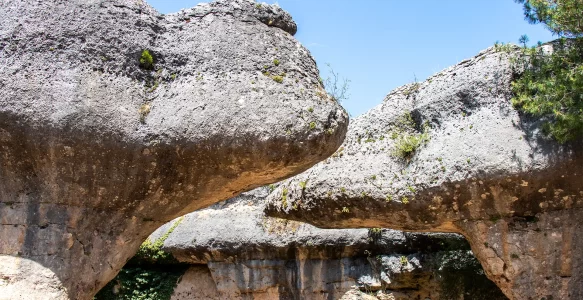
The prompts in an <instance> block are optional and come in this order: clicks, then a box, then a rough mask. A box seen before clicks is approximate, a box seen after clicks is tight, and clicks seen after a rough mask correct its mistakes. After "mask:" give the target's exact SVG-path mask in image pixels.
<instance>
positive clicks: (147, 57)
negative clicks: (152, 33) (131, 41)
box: [140, 49, 154, 70]
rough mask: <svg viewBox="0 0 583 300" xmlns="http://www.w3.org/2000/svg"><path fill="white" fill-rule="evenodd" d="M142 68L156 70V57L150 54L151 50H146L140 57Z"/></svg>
mask: <svg viewBox="0 0 583 300" xmlns="http://www.w3.org/2000/svg"><path fill="white" fill-rule="evenodd" d="M140 67H142V68H144V69H146V70H153V69H154V56H153V55H152V53H150V50H148V49H144V50H143V51H142V55H141V56H140Z"/></svg>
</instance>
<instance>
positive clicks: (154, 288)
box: [94, 266, 187, 300]
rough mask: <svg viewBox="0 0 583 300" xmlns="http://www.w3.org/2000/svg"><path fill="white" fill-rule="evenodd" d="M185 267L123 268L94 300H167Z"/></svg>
mask: <svg viewBox="0 0 583 300" xmlns="http://www.w3.org/2000/svg"><path fill="white" fill-rule="evenodd" d="M186 268H187V267H186V266H176V267H170V268H169V267H167V266H166V267H164V268H163V269H158V268H144V267H134V268H127V267H126V268H123V269H121V271H120V272H119V274H118V275H117V277H116V278H114V279H113V280H112V281H111V282H109V283H108V284H107V285H106V286H105V287H104V288H103V289H101V291H99V293H97V295H95V297H94V300H167V299H170V297H171V296H172V293H173V292H174V289H175V288H176V284H177V282H178V279H179V278H180V276H182V274H184V272H185V271H186Z"/></svg>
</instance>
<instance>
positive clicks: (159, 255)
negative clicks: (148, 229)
mask: <svg viewBox="0 0 583 300" xmlns="http://www.w3.org/2000/svg"><path fill="white" fill-rule="evenodd" d="M182 220H184V216H183V217H180V219H178V220H176V222H174V224H172V226H171V227H170V229H168V231H166V233H164V235H162V236H161V237H160V238H158V239H157V240H156V241H154V242H152V241H151V240H150V239H149V238H148V239H146V241H144V242H143V243H142V245H140V248H139V249H138V252H137V253H136V255H135V256H134V257H133V258H132V262H134V263H138V264H143V263H151V264H171V263H176V262H177V261H176V259H175V258H174V256H172V254H170V253H168V252H166V251H164V250H162V246H164V241H166V239H168V237H169V236H170V234H171V233H172V232H173V231H174V229H176V227H177V226H178V225H180V223H181V222H182Z"/></svg>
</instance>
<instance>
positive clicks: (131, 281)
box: [94, 217, 188, 300]
mask: <svg viewBox="0 0 583 300" xmlns="http://www.w3.org/2000/svg"><path fill="white" fill-rule="evenodd" d="M183 219H184V217H181V218H180V219H178V220H176V222H174V224H172V226H171V227H170V229H168V231H166V233H164V235H162V236H161V237H160V238H158V239H157V240H156V241H154V242H152V241H150V240H149V239H147V240H146V241H145V242H144V243H142V245H141V246H140V248H139V250H138V252H137V253H136V255H135V256H134V257H133V258H132V259H131V260H130V261H129V262H128V264H127V265H126V266H125V267H124V268H123V269H121V271H120V272H119V274H118V275H117V277H115V278H114V279H113V280H112V281H111V282H109V283H108V284H107V285H106V286H105V287H104V288H103V289H101V291H99V293H97V295H96V296H95V298H94V299H95V300H114V299H115V300H118V299H121V300H167V299H170V296H172V293H173V292H174V288H175V287H176V283H177V281H178V278H180V276H182V274H184V272H185V271H186V269H187V268H188V266H185V265H180V264H179V263H178V261H177V260H176V259H175V258H174V257H173V256H172V254H170V253H168V252H165V251H164V250H162V246H163V245H164V241H165V240H166V239H167V238H168V236H170V234H171V233H172V232H173V231H174V229H176V227H177V226H178V225H179V224H180V223H181V222H182V220H183Z"/></svg>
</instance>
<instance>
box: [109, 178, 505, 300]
mask: <svg viewBox="0 0 583 300" xmlns="http://www.w3.org/2000/svg"><path fill="white" fill-rule="evenodd" d="M268 191H269V188H267V187H265V188H259V189H255V190H253V191H251V192H247V193H243V194H242V195H241V196H239V197H236V198H234V199H230V200H227V201H225V202H221V203H219V204H215V205H213V206H211V207H210V208H207V209H204V210H200V211H197V212H193V213H190V214H188V215H186V216H184V218H180V219H178V220H177V221H173V222H170V223H168V224H166V225H164V226H162V227H161V228H160V229H158V230H156V232H154V233H153V234H152V235H151V236H150V237H149V239H150V240H151V241H156V240H158V239H159V238H162V237H164V236H167V239H166V240H164V246H163V249H164V250H166V251H168V252H170V253H172V254H173V255H174V257H176V258H177V259H178V260H179V261H180V262H182V263H186V264H189V265H190V266H191V267H190V269H189V270H187V271H186V273H185V274H184V275H183V277H182V279H181V280H179V282H178V286H177V287H176V289H175V291H174V295H173V297H172V299H193V298H194V299H199V298H200V299H202V298H204V297H207V298H206V299H341V298H343V297H348V296H350V295H351V294H355V293H356V294H358V293H359V292H366V293H375V295H376V294H378V295H377V296H378V299H384V298H383V297H384V296H387V297H388V295H393V296H394V295H400V296H399V297H400V298H399V299H426V298H430V299H459V298H460V297H466V298H467V297H469V298H472V299H505V297H504V296H503V295H502V293H501V292H500V290H499V289H497V288H496V287H495V285H494V284H493V283H492V282H491V281H489V280H488V279H487V278H486V277H485V276H484V274H483V271H482V269H481V267H480V265H479V263H478V262H477V260H476V259H475V258H474V256H473V255H472V253H471V251H469V245H468V244H467V242H466V241H465V240H464V239H463V237H461V236H460V235H456V234H414V233H403V232H400V231H394V230H387V229H380V228H377V229H319V228H316V227H314V226H311V225H308V224H305V223H300V222H296V221H288V220H283V219H276V218H269V217H266V216H265V215H264V214H263V209H264V206H265V201H264V199H265V196H266V195H267V194H268ZM176 222H180V223H178V225H177V226H175V227H174V224H176ZM172 227H174V229H173V230H171V228H172ZM164 265H165V264H164V263H163V262H162V266H159V265H158V266H157V268H158V269H164V268H165V267H164ZM132 267H133V268H135V267H136V265H133V266H127V268H132ZM138 267H142V268H143V266H138ZM122 285H123V283H122ZM126 285H128V284H127V283H126ZM106 288H110V289H111V288H112V287H110V285H108V286H107V287H106ZM353 290H355V291H353ZM123 292H124V293H128V292H132V291H127V290H126V291H123ZM197 297H198V298H197Z"/></svg>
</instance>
